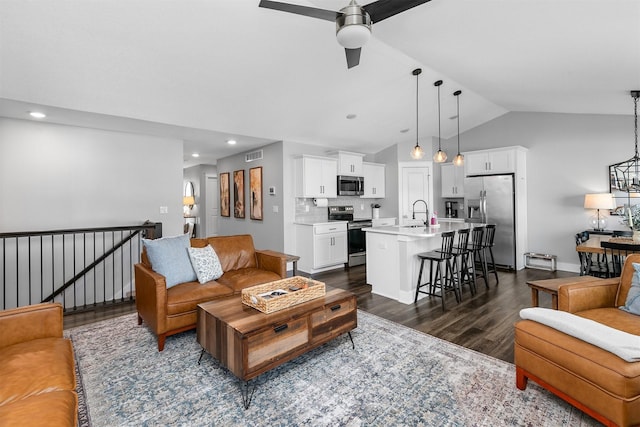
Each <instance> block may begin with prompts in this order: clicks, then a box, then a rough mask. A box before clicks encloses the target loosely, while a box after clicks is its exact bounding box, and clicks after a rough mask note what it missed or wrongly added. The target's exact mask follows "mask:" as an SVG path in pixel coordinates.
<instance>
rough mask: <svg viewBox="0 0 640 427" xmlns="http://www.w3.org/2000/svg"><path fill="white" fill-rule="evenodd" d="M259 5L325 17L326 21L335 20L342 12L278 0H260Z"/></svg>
mask: <svg viewBox="0 0 640 427" xmlns="http://www.w3.org/2000/svg"><path fill="white" fill-rule="evenodd" d="M258 6H259V7H265V8H267V9H275V10H280V11H283V12H290V13H295V14H297V15H305V16H310V17H312V18H318V19H324V20H325V21H331V22H335V21H336V18H337V17H338V16H341V15H342V12H334V11H333V10H326V9H317V8H315V7H307V6H300V5H297V4H289V3H280V2H278V1H269V0H260V4H259V5H258Z"/></svg>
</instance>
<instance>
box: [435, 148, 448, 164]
mask: <svg viewBox="0 0 640 427" xmlns="http://www.w3.org/2000/svg"><path fill="white" fill-rule="evenodd" d="M433 161H434V162H436V163H443V162H446V161H447V153H445V152H444V151H442V150H438V151H437V152H436V154H434V155H433Z"/></svg>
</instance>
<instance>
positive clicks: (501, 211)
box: [464, 174, 516, 269]
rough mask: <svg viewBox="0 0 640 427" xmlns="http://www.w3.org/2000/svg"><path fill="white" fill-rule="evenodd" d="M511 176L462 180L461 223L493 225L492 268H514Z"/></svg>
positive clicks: (514, 228) (513, 208)
mask: <svg viewBox="0 0 640 427" xmlns="http://www.w3.org/2000/svg"><path fill="white" fill-rule="evenodd" d="M514 184H515V183H514V176H513V174H505V175H487V176H473V177H467V178H465V180H464V209H465V221H466V222H470V223H486V224H495V225H496V235H495V238H494V246H493V256H494V258H495V262H496V265H499V266H501V267H505V268H508V269H515V266H516V212H515V186H514Z"/></svg>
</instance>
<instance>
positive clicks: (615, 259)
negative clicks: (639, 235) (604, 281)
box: [600, 239, 640, 277]
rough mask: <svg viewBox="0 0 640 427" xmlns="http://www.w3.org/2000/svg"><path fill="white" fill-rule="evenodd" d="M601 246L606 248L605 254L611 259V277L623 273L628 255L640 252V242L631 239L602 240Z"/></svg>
mask: <svg viewBox="0 0 640 427" xmlns="http://www.w3.org/2000/svg"><path fill="white" fill-rule="evenodd" d="M600 246H601V247H602V248H604V254H605V256H606V257H608V258H609V259H611V265H612V267H613V268H612V269H611V271H610V272H609V273H610V275H609V277H619V276H620V275H621V274H622V267H623V266H624V262H625V260H626V259H627V256H629V255H631V254H634V253H640V244H634V243H633V241H632V240H631V239H629V241H628V242H625V241H613V242H612V241H608V242H601V243H600Z"/></svg>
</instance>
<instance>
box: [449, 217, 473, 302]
mask: <svg viewBox="0 0 640 427" xmlns="http://www.w3.org/2000/svg"><path fill="white" fill-rule="evenodd" d="M469 232H470V230H469V229H468V228H463V229H462V230H458V240H457V241H456V244H455V245H454V246H453V250H452V252H453V276H454V279H455V280H456V282H457V285H458V291H459V292H460V297H461V298H462V287H463V286H464V285H465V284H467V285H469V290H470V291H471V295H475V294H476V274H475V266H474V264H473V257H472V254H471V250H470V249H469Z"/></svg>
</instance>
